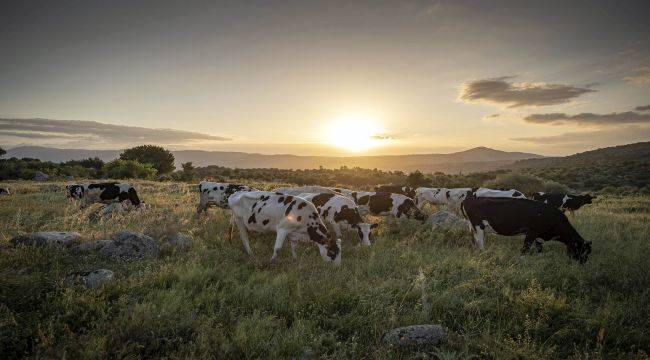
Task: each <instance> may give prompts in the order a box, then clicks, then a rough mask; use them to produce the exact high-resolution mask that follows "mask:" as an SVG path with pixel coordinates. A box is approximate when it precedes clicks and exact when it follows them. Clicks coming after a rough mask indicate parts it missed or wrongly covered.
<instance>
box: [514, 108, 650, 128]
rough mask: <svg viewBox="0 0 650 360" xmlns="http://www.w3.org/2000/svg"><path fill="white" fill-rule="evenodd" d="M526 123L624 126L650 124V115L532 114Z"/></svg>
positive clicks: (526, 118) (632, 112)
mask: <svg viewBox="0 0 650 360" xmlns="http://www.w3.org/2000/svg"><path fill="white" fill-rule="evenodd" d="M524 121H525V122H528V123H532V124H550V125H561V124H576V125H586V126H588V125H622V124H645V123H650V114H639V113H637V112H634V111H626V112H620V113H616V112H615V113H611V114H594V113H580V114H576V115H568V114H565V113H550V114H532V115H529V116H526V117H525V118H524Z"/></svg>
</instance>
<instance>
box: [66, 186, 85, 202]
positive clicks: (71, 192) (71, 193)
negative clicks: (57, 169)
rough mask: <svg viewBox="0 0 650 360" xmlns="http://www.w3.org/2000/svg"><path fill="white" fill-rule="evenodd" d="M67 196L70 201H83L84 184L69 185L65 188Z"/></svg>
mask: <svg viewBox="0 0 650 360" xmlns="http://www.w3.org/2000/svg"><path fill="white" fill-rule="evenodd" d="M65 194H66V196H67V197H68V200H69V201H71V202H72V201H76V200H81V199H82V198H83V197H84V185H83V184H69V185H66V186H65Z"/></svg>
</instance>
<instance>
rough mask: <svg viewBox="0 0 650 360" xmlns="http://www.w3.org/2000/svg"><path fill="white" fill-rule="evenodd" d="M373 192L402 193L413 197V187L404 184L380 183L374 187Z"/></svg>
mask: <svg viewBox="0 0 650 360" xmlns="http://www.w3.org/2000/svg"><path fill="white" fill-rule="evenodd" d="M375 192H377V193H383V194H402V195H406V196H408V197H410V198H411V199H415V188H412V187H410V186H404V185H381V186H377V187H376V188H375Z"/></svg>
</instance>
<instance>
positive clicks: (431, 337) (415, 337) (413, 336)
mask: <svg viewBox="0 0 650 360" xmlns="http://www.w3.org/2000/svg"><path fill="white" fill-rule="evenodd" d="M444 336H445V330H444V329H443V328H442V327H441V326H439V325H411V326H405V327H401V328H397V329H393V330H391V331H389V332H388V333H386V334H385V335H384V337H383V339H382V340H383V342H384V343H386V344H388V345H391V346H396V347H400V346H434V345H438V344H439V343H440V341H441V340H442V338H443V337H444Z"/></svg>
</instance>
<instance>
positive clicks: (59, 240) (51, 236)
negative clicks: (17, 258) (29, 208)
mask: <svg viewBox="0 0 650 360" xmlns="http://www.w3.org/2000/svg"><path fill="white" fill-rule="evenodd" d="M79 239H81V234H79V233H77V232H69V231H41V232H35V233H30V234H23V235H18V236H16V237H14V238H13V239H11V244H12V245H13V246H14V247H16V246H18V245H21V244H22V245H27V246H55V247H58V248H69V247H71V246H73V245H76V244H77V243H78V242H79Z"/></svg>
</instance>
